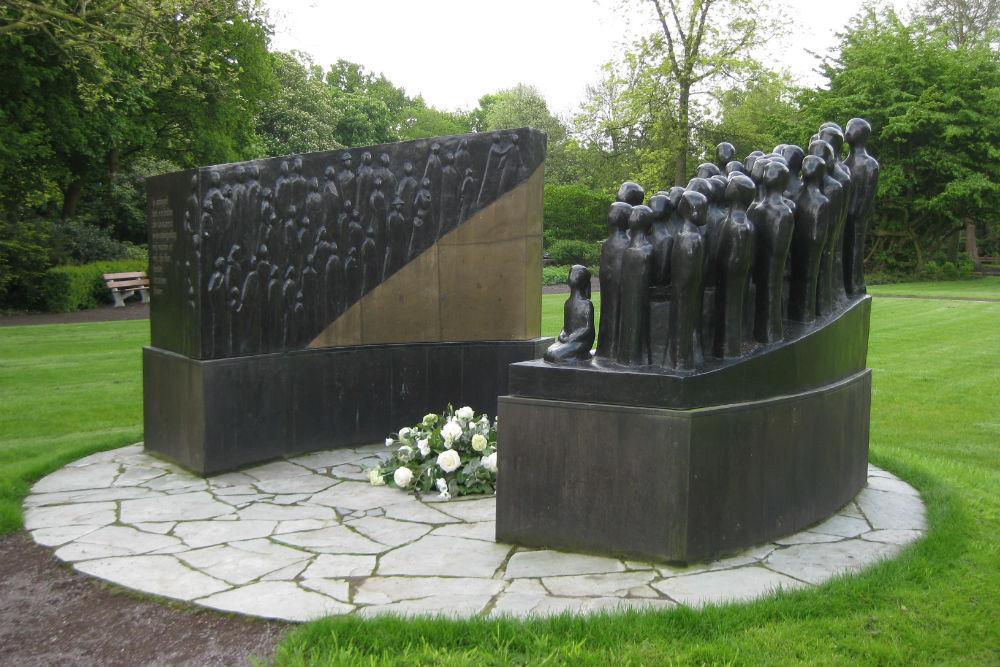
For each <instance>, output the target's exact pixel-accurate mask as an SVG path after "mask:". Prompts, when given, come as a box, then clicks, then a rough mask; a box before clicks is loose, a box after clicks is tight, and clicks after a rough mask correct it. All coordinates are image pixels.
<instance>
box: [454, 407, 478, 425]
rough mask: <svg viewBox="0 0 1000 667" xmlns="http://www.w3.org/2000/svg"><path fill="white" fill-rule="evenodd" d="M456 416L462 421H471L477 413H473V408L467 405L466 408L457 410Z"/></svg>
mask: <svg viewBox="0 0 1000 667" xmlns="http://www.w3.org/2000/svg"><path fill="white" fill-rule="evenodd" d="M455 416H456V417H458V418H459V419H461V420H462V421H469V420H470V419H472V418H473V417H475V416H476V413H475V412H473V411H472V408H470V407H469V406H468V405H466V406H465V407H462V408H459V409H458V410H456V411H455Z"/></svg>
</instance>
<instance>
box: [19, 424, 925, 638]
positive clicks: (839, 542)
mask: <svg viewBox="0 0 1000 667" xmlns="http://www.w3.org/2000/svg"><path fill="white" fill-rule="evenodd" d="M387 456H388V451H387V450H386V449H385V447H384V446H382V445H370V446H366V447H359V448H355V449H339V450H332V451H328V452H318V453H313V454H307V455H305V456H299V457H296V458H291V459H287V460H284V461H277V462H272V463H267V464H264V465H260V466H257V467H255V468H250V469H247V470H243V471H240V472H232V473H226V474H222V475H217V476H215V477H210V478H207V479H202V478H199V477H197V476H195V475H192V474H190V473H187V472H185V471H183V470H181V469H180V468H178V467H177V466H174V465H172V464H170V463H167V462H165V461H161V460H159V459H157V458H155V457H153V456H150V455H147V454H145V453H144V451H143V448H142V444H141V443H139V444H135V445H131V446H129V447H123V448H121V449H117V450H114V451H108V452H102V453H99V454H94V455H92V456H88V457H86V458H83V459H80V460H79V461H76V462H74V463H71V464H69V465H67V466H66V467H64V468H62V469H61V470H58V471H56V472H54V473H52V474H51V475H49V476H47V477H45V478H43V479H41V480H39V481H38V483H37V484H35V486H34V487H33V488H32V493H31V495H30V496H28V498H27V499H26V500H25V502H24V507H25V514H24V525H25V528H26V529H27V530H28V531H30V532H31V535H32V537H33V538H34V540H35V541H36V542H37V543H39V544H41V545H43V546H47V547H51V548H53V549H55V555H56V556H57V557H58V558H60V559H61V560H63V561H65V562H68V563H71V564H72V566H73V567H74V568H75V569H77V570H79V571H80V572H84V573H86V574H89V575H92V576H95V577H99V578H101V579H105V580H107V581H110V582H113V583H115V584H118V585H121V586H124V587H126V588H131V589H135V590H138V591H142V592H145V593H151V594H153V595H159V596H164V597H168V598H175V599H178V600H184V601H186V602H191V603H194V604H197V605H201V606H204V607H210V608H213V609H219V610H223V611H227V612H235V613H239V614H247V615H251V616H262V617H266V618H276V619H283V620H288V621H306V620H309V619H313V618H317V617H320V616H325V615H329V614H356V615H362V616H370V615H376V614H382V613H387V612H392V613H396V614H401V615H422V614H445V615H449V616H456V617H468V616H479V617H487V618H492V617H497V616H501V615H511V616H518V617H525V616H533V615H535V616H540V615H547V614H558V613H561V612H564V611H571V612H578V613H585V612H592V611H602V610H609V609H644V608H669V607H675V606H678V605H685V606H690V607H699V606H702V605H705V604H715V603H722V602H730V601H744V600H750V599H753V598H756V597H760V596H764V595H767V594H769V593H772V592H774V591H776V590H778V589H784V590H790V589H800V588H808V587H811V586H815V585H818V584H821V583H822V582H824V581H826V580H828V579H829V578H831V577H834V576H837V575H841V574H846V573H852V572H857V571H859V570H861V569H863V568H865V567H867V566H870V565H872V564H873V563H875V562H877V561H880V560H883V559H887V558H892V557H893V556H895V555H896V554H897V553H899V551H900V550H901V549H902V548H903V546H904V545H906V544H908V543H910V542H913V541H914V540H917V539H919V538H920V537H921V536H923V535H924V533H925V532H926V530H927V521H926V514H925V510H924V504H923V502H922V501H921V499H920V495H919V494H918V493H917V492H916V490H914V489H913V487H911V486H910V485H909V484H907V483H906V482H904V481H902V480H900V479H898V478H897V477H895V476H893V475H892V474H891V473H888V472H886V471H884V470H881V469H879V468H876V467H875V466H869V472H868V485H867V486H866V487H865V488H864V489H863V490H862V491H861V492H860V493H859V494H858V496H857V497H856V498H855V499H854V500H852V501H851V502H849V503H848V504H847V505H846V506H845V507H844V508H843V509H841V511H840V512H838V513H837V514H836V515H834V516H832V517H830V518H829V519H827V520H826V521H824V522H822V523H819V524H817V525H815V526H812V527H810V528H809V529H808V530H804V531H801V532H799V533H796V534H795V535H791V536H788V537H783V538H781V539H778V540H775V541H774V542H772V543H770V544H766V545H763V546H758V547H754V548H752V549H748V550H746V551H744V552H742V553H739V554H736V555H733V556H729V557H726V558H722V559H719V560H715V561H711V562H708V563H699V564H692V565H691V566H689V567H673V566H670V565H666V564H663V563H649V562H642V561H636V560H629V559H617V558H606V557H598V556H588V555H582V554H572V553H560V552H556V551H549V550H545V549H527V548H521V547H515V546H511V545H508V544H498V543H496V542H495V540H494V538H493V536H494V526H495V516H496V499H495V498H493V497H488V498H484V497H477V498H471V499H463V498H455V499H452V500H449V501H443V500H440V499H438V498H437V497H436V496H433V497H425V498H424V499H423V500H417V499H416V498H414V497H413V496H412V495H410V494H407V493H404V492H402V491H399V490H396V489H391V488H387V487H384V486H382V487H373V486H371V485H370V484H368V483H367V481H365V480H366V479H367V475H366V474H365V470H366V469H367V468H370V467H373V466H374V465H375V464H377V463H378V462H380V461H381V460H382V459H383V458H384V457H387Z"/></svg>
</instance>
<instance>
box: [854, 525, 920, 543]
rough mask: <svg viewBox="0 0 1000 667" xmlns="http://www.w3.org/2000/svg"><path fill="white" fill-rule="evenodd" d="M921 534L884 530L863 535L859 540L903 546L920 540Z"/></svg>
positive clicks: (911, 531) (909, 531)
mask: <svg viewBox="0 0 1000 667" xmlns="http://www.w3.org/2000/svg"><path fill="white" fill-rule="evenodd" d="M923 534H924V533H923V531H922V530H894V529H889V528H886V529H883V530H873V531H871V532H870V533H865V534H864V535H862V536H861V539H863V540H868V541H870V542H889V543H890V544H899V545H904V544H909V543H910V542H914V541H916V540H918V539H920V538H921V537H923Z"/></svg>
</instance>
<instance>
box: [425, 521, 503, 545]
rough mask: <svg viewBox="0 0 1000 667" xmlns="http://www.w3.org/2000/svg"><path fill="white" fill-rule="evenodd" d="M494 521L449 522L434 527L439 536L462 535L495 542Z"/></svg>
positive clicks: (495, 525) (495, 527)
mask: <svg viewBox="0 0 1000 667" xmlns="http://www.w3.org/2000/svg"><path fill="white" fill-rule="evenodd" d="M496 533H497V524H496V521H476V522H475V523H451V524H445V525H443V526H440V527H438V528H435V529H434V534H435V535H437V536H439V537H464V538H466V539H468V540H483V541H485V542H495V541H496Z"/></svg>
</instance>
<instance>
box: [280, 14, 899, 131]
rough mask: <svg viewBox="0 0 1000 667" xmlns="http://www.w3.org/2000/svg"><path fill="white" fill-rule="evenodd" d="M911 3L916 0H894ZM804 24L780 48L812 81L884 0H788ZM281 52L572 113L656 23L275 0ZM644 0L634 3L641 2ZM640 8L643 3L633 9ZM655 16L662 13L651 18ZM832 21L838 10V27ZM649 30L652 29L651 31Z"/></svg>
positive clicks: (473, 96)
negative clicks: (858, 19) (841, 40)
mask: <svg viewBox="0 0 1000 667" xmlns="http://www.w3.org/2000/svg"><path fill="white" fill-rule="evenodd" d="M885 1H887V2H891V3H892V4H894V5H895V6H897V7H899V8H901V7H905V6H906V5H907V0H885ZM784 2H785V5H786V7H788V8H790V10H791V13H792V14H793V16H794V19H795V22H796V23H797V24H798V27H797V28H793V29H792V30H791V32H790V34H789V35H788V36H787V37H785V38H784V39H783V40H781V43H780V44H776V45H771V47H770V48H769V52H770V53H771V54H773V55H772V57H773V59H774V60H773V61H772V62H771V63H769V64H770V65H771V66H772V67H774V68H775V69H781V68H782V67H786V68H787V69H788V70H789V71H790V72H791V73H792V75H793V76H795V77H797V78H798V80H799V81H800V82H801V83H803V84H807V85H817V84H819V83H821V82H822V81H823V79H822V78H821V77H819V76H818V75H817V74H815V73H814V72H813V70H814V68H815V67H816V64H817V62H818V61H816V60H815V59H814V58H813V57H811V56H810V55H808V53H807V49H808V50H811V51H813V52H818V53H820V54H826V53H827V52H828V51H829V49H830V48H831V47H833V46H834V45H836V43H837V38H836V36H835V33H836V32H838V31H841V30H842V29H843V28H844V26H845V25H846V23H847V22H848V21H849V20H850V18H851V17H853V16H854V15H855V14H856V13H857V12H858V11H859V10H860V9H861V8H862V7H863V6H865V5H870V4H872V0H837V2H824V1H823V0H784ZM264 4H265V6H267V7H268V8H269V9H270V12H271V20H272V22H273V23H274V24H275V35H274V37H273V40H272V48H274V49H276V50H280V51H291V50H293V49H294V50H299V51H304V52H306V53H308V54H310V55H311V56H312V57H313V60H314V61H315V62H316V64H318V65H322V66H323V67H324V68H328V67H329V65H331V64H332V63H335V62H336V61H337V60H338V59H341V58H343V59H344V60H349V61H352V62H356V63H360V64H361V65H364V67H365V69H366V70H368V71H370V72H375V73H378V72H381V73H383V74H385V76H386V77H387V78H388V79H389V80H390V81H391V82H392V83H393V84H395V85H397V86H401V87H402V88H404V89H405V90H406V92H407V94H408V95H410V96H416V95H417V94H422V95H423V97H424V100H425V101H426V102H427V103H428V104H430V105H432V106H434V107H437V108H438V109H444V110H454V109H472V108H474V107H475V106H476V104H477V103H478V100H479V98H480V97H481V96H483V95H485V94H487V93H494V92H496V91H498V90H501V89H503V88H509V87H511V86H514V85H516V84H518V83H526V84H531V85H534V86H536V87H537V88H538V89H539V90H540V91H541V93H542V95H543V96H544V97H545V99H546V101H547V102H548V104H549V110H550V111H552V112H554V113H556V114H560V115H566V114H572V113H573V112H575V111H576V109H577V107H578V106H579V104H580V102H582V101H583V100H584V97H585V88H586V85H587V84H588V83H596V82H597V81H598V80H599V79H600V66H601V65H602V64H603V63H605V62H607V61H609V60H612V59H613V58H614V57H615V53H616V49H619V48H621V47H620V46H619V45H620V44H622V43H623V42H630V41H631V39H630V38H629V30H630V28H629V24H630V23H631V24H632V26H633V27H632V28H631V30H633V31H634V32H633V33H632V34H633V35H634V36H635V37H638V36H639V35H640V33H641V34H648V33H650V32H652V31H653V29H654V28H655V26H654V25H653V24H651V23H647V24H643V23H642V22H641V21H639V20H636V19H634V18H633V20H632V21H628V20H627V19H626V18H625V13H626V11H625V10H626V6H625V5H623V4H622V3H621V1H620V0H489V1H485V0H265V2H264ZM633 7H634V5H633ZM632 11H633V14H634V12H635V10H634V9H633V10H632ZM650 16H651V14H650ZM830 17H835V20H834V21H833V24H832V25H831V21H830ZM643 26H648V27H643Z"/></svg>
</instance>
